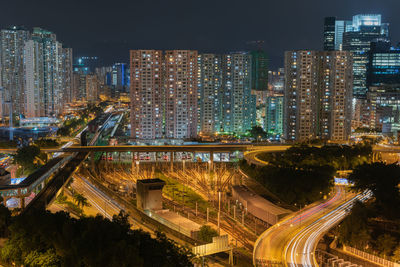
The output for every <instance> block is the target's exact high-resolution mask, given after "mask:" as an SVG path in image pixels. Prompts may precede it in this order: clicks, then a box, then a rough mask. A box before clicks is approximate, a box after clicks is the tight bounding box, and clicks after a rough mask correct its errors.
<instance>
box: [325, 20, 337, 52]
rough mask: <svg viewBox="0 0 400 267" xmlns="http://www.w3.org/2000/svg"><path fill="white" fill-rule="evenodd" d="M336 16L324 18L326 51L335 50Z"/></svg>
mask: <svg viewBox="0 0 400 267" xmlns="http://www.w3.org/2000/svg"><path fill="white" fill-rule="evenodd" d="M335 24H336V18H335V17H326V18H325V20H324V51H333V50H335Z"/></svg>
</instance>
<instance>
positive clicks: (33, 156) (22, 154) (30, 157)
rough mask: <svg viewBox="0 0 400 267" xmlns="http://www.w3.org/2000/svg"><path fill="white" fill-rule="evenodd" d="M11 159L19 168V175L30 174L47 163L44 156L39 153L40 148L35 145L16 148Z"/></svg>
mask: <svg viewBox="0 0 400 267" xmlns="http://www.w3.org/2000/svg"><path fill="white" fill-rule="evenodd" d="M13 157H14V163H16V164H18V165H20V167H21V171H20V173H24V174H26V175H28V174H30V173H32V172H33V171H35V170H36V169H37V168H38V167H40V166H42V165H44V164H45V163H46V161H47V159H46V157H47V156H46V154H44V153H41V152H40V148H39V147H38V146H36V145H31V146H24V147H21V148H18V150H17V153H16V154H15V155H14V156H13Z"/></svg>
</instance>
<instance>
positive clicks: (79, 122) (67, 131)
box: [57, 117, 87, 136]
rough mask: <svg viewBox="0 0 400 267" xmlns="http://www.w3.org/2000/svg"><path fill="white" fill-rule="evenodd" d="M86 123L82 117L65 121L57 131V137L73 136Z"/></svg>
mask: <svg viewBox="0 0 400 267" xmlns="http://www.w3.org/2000/svg"><path fill="white" fill-rule="evenodd" d="M86 122H87V119H85V118H82V117H81V118H71V119H68V120H65V121H64V123H63V125H62V126H61V127H60V128H59V129H58V130H57V135H59V136H73V135H74V133H76V132H77V131H78V130H79V129H80V128H81V127H82V126H83V125H85V124H86Z"/></svg>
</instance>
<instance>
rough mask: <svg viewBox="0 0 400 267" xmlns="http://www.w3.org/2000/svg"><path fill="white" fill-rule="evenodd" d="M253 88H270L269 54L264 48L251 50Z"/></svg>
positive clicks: (261, 89)
mask: <svg viewBox="0 0 400 267" xmlns="http://www.w3.org/2000/svg"><path fill="white" fill-rule="evenodd" d="M251 89H252V90H255V91H266V90H268V55H267V53H266V52H265V51H263V50H255V51H251Z"/></svg>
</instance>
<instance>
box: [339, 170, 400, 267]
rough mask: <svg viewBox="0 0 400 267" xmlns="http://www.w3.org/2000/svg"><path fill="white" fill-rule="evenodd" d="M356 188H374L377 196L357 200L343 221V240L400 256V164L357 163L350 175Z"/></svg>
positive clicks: (350, 243)
mask: <svg viewBox="0 0 400 267" xmlns="http://www.w3.org/2000/svg"><path fill="white" fill-rule="evenodd" d="M349 179H350V181H352V182H353V183H354V187H353V190H355V191H356V192H363V191H365V190H370V191H371V192H372V193H373V198H372V199H370V200H369V201H368V202H366V203H357V204H356V205H354V206H353V208H352V210H351V213H350V215H349V216H348V217H346V219H345V220H344V221H343V222H342V224H341V225H340V227H339V228H338V231H339V241H340V242H341V243H343V244H347V245H350V246H353V247H356V248H358V249H362V250H365V251H368V252H371V253H378V254H379V255H381V256H384V257H388V256H389V257H390V256H392V257H393V259H394V260H400V245H399V244H400V191H399V184H400V166H398V165H396V164H385V163H382V162H380V163H372V164H363V165H360V166H358V167H356V168H355V169H354V171H353V173H352V174H351V175H350V177H349Z"/></svg>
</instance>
